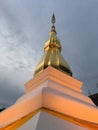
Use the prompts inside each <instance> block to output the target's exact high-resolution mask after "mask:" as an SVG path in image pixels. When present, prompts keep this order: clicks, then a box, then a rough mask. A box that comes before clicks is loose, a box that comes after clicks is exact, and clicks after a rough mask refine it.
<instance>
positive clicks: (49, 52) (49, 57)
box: [34, 14, 72, 76]
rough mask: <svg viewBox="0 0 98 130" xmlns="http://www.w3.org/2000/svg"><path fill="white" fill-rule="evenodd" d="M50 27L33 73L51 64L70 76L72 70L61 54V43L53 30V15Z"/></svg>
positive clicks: (54, 20)
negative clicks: (47, 37)
mask: <svg viewBox="0 0 98 130" xmlns="http://www.w3.org/2000/svg"><path fill="white" fill-rule="evenodd" d="M51 22H52V28H51V32H50V38H49V39H48V41H47V42H46V43H45V46H44V55H43V57H42V59H41V60H40V62H39V64H38V65H37V66H36V68H35V72H34V75H36V74H37V73H39V72H41V71H42V70H44V69H45V68H47V67H48V66H52V67H54V68H56V69H58V70H60V71H62V72H64V73H66V74H68V75H70V76H72V71H71V68H70V66H69V65H68V63H67V62H66V60H65V59H64V58H63V56H62V55H61V53H60V52H61V49H62V47H61V44H60V40H59V39H58V38H57V32H56V30H55V26H54V24H55V22H56V19H55V16H54V14H53V16H52V21H51Z"/></svg>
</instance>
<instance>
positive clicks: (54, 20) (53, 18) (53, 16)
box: [51, 13, 56, 25]
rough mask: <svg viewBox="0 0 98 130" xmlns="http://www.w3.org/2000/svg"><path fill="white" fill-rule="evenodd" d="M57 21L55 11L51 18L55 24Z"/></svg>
mask: <svg viewBox="0 0 98 130" xmlns="http://www.w3.org/2000/svg"><path fill="white" fill-rule="evenodd" d="M55 22H56V19H55V15H54V13H53V15H52V18H51V23H52V24H53V25H54V23H55Z"/></svg>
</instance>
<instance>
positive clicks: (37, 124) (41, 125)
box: [18, 111, 87, 130]
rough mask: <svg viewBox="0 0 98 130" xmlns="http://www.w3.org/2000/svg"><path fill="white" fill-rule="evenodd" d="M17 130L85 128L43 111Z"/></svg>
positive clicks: (76, 129) (78, 129) (82, 129)
mask: <svg viewBox="0 0 98 130" xmlns="http://www.w3.org/2000/svg"><path fill="white" fill-rule="evenodd" d="M18 130H87V129H85V128H82V127H80V126H78V125H75V124H73V123H70V122H68V121H65V120H63V119H60V118H58V117H56V116H53V115H50V114H48V113H46V112H44V111H41V112H40V114H39V113H38V114H37V115H36V116H34V117H33V118H32V119H30V120H29V121H28V122H26V123H25V124H24V125H23V126H21V127H20V128H19V129H18Z"/></svg>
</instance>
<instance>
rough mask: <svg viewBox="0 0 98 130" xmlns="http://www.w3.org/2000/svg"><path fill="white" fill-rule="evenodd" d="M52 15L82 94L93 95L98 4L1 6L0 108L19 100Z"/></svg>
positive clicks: (67, 1)
mask: <svg viewBox="0 0 98 130" xmlns="http://www.w3.org/2000/svg"><path fill="white" fill-rule="evenodd" d="M53 12H54V13H55V16H56V30H57V33H58V37H59V39H60V41H61V44H62V54H63V56H64V58H65V59H66V61H67V62H68V63H69V65H70V67H71V68H72V71H73V76H74V77H75V78H77V79H79V80H81V81H82V82H83V83H84V84H83V93H84V94H87V93H88V90H90V91H91V93H95V92H98V90H97V89H96V83H98V0H57V1H56V0H0V105H5V106H9V105H11V104H13V103H14V102H15V101H16V99H17V98H18V97H19V96H21V95H22V94H24V91H25V89H24V84H25V83H26V82H28V81H29V80H30V79H31V78H32V77H33V72H34V68H35V66H36V64H37V63H38V61H39V60H40V58H41V55H42V54H43V46H44V44H45V41H46V40H47V39H48V37H49V32H50V30H51V16H52V14H53Z"/></svg>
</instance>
